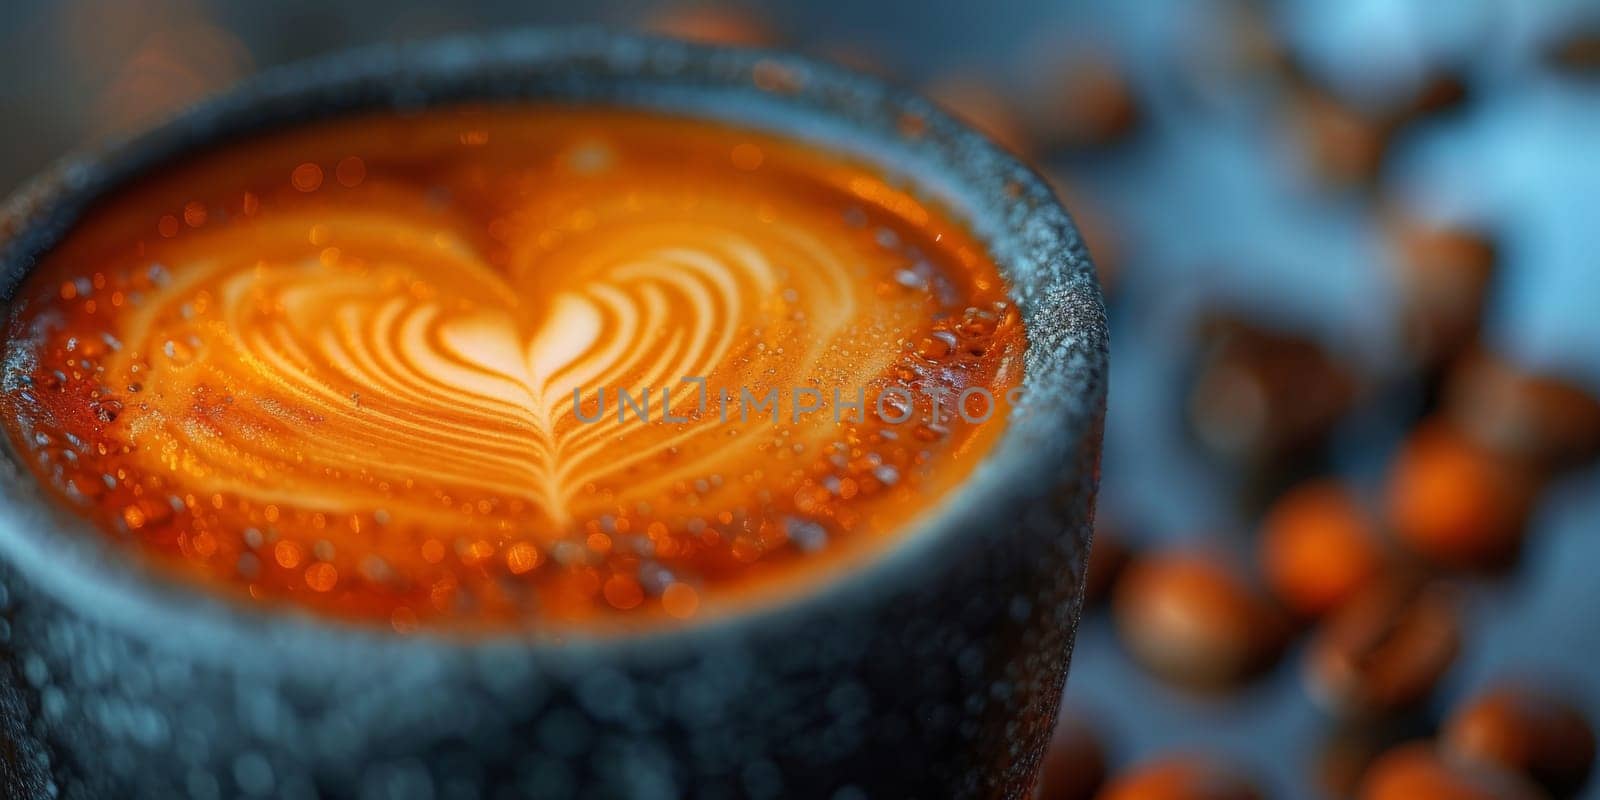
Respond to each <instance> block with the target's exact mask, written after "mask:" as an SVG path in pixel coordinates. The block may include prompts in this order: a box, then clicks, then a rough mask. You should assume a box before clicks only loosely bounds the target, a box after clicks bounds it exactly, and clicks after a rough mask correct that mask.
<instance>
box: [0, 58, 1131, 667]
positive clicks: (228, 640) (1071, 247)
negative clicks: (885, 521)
mask: <svg viewBox="0 0 1600 800" xmlns="http://www.w3.org/2000/svg"><path fill="white" fill-rule="evenodd" d="M539 100H570V101H573V102H579V103H582V102H603V103H620V104H624V105H630V106H638V107H643V108H648V109H656V110H661V111H668V112H677V113H684V114H689V115H694V116H704V117H708V118H714V119H720V120H725V121H733V122H737V123H740V124H745V125H750V126H752V127H757V128H765V129H772V130H777V131H779V132H782V133H785V134H787V135H790V136H795V137H797V138H800V139H803V140H810V141H814V142H817V143H818V144H821V145H822V146H824V147H829V148H834V149H837V150H842V151H845V152H849V153H852V154H855V155H857V156H861V157H864V158H866V159H867V160H868V161H869V162H871V163H873V164H875V165H877V166H878V167H879V168H881V169H883V170H884V171H885V172H886V173H888V174H889V175H891V176H896V177H899V178H902V179H905V180H906V181H907V182H908V183H909V184H911V185H912V186H913V187H914V189H915V190H917V191H919V192H921V193H924V194H926V195H928V196H932V197H935V198H937V199H938V200H940V201H941V202H943V203H945V204H946V205H947V206H948V207H949V208H951V209H952V210H953V211H954V213H956V214H957V215H959V216H962V217H963V218H964V221H965V222H966V223H967V224H968V225H969V226H970V227H971V228H972V230H973V231H974V232H975V233H976V234H977V235H978V237H979V238H980V240H982V241H983V242H984V243H985V244H986V245H987V246H988V247H989V248H990V250H991V252H992V254H993V255H994V257H995V259H996V261H997V262H998V263H999V264H1000V266H1001V269H1002V272H1003V274H1004V275H1005V277H1006V278H1007V280H1008V281H1009V282H1010V284H1011V296H1012V298H1013V299H1014V300H1015V301H1016V302H1017V303H1018V305H1019V308H1020V310H1021V312H1022V315H1023V320H1024V324H1025V325H1026V327H1027V330H1028V335H1029V345H1028V350H1027V353H1026V356H1025V359H1024V387H1025V389H1026V391H1027V394H1028V398H1029V399H1028V404H1027V408H1028V410H1029V412H1030V413H1029V414H1027V415H1025V416H1024V417H1021V418H1016V419H1013V421H1012V422H1011V424H1010V425H1009V426H1008V430H1007V432H1006V434H1005V435H1004V437H1003V439H1002V441H1001V442H999V443H998V444H997V445H996V446H995V448H994V449H993V450H992V452H990V453H989V454H988V455H987V457H986V458H985V459H984V460H983V462H982V463H981V464H980V465H979V466H978V467H977V469H976V470H975V472H974V473H973V474H972V475H971V476H970V478H969V480H968V481H966V482H965V483H964V484H963V486H962V487H961V488H960V489H959V490H958V491H956V492H954V493H952V494H951V495H949V496H946V497H944V498H942V499H941V500H940V502H939V505H938V506H937V507H935V508H933V509H931V510H930V511H929V512H928V513H926V514H925V515H924V518H923V519H921V520H920V521H919V522H918V523H916V524H914V525H913V526H912V527H911V529H910V530H907V531H905V532H903V533H902V534H900V535H899V536H900V541H898V542H896V543H893V544H891V545H888V546H886V547H885V549H884V550H882V551H881V552H878V553H875V554H874V555H872V556H870V557H869V558H868V559H867V561H866V562H865V563H863V564H861V565H859V566H853V567H850V568H848V569H847V571H845V572H844V573H843V574H841V575H838V576H831V577H828V578H825V579H823V580H821V581H819V582H818V583H817V584H816V585H815V586H814V587H813V588H811V589H809V590H808V591H806V592H805V593H803V594H802V595H800V596H798V597H795V598H792V599H787V600H783V601H780V602H777V603H775V604H770V605H766V606H762V607H759V608H756V609H753V610H750V611H746V612H740V613H730V614H726V615H720V616H717V617H715V618H713V619H709V620H705V621H702V622H699V623H695V624H690V625H687V626H683V627H677V626H673V627H665V628H662V629H659V630H656V629H651V630H645V631H639V632H622V633H595V632H585V631H583V630H581V629H578V630H571V629H568V630H562V631H558V632H554V633H552V632H547V631H546V632H541V631H528V632H524V631H509V632H504V633H487V634H484V635H481V636H473V637H470V638H453V637H450V636H447V635H446V636H438V635H429V634H426V633H421V634H411V635H400V634H395V633H392V632H389V631H387V630H386V629H383V628H380V627H378V626H374V625H361V624H354V623H346V622H340V621H337V620H331V619H327V618H323V617H317V616H314V615H311V614H308V613H305V612H301V611H298V610H294V609H290V608H280V607H274V608H271V609H257V608H252V607H248V606H246V605H244V604H240V603H236V602H231V601H227V600H224V599H221V598H220V597H218V596H215V595H214V594H211V593H208V592H206V591H205V590H204V589H202V588H199V587H192V586H187V585H182V584H179V583H176V582H173V581H170V580H167V579H163V578H161V577H160V576H158V575H154V574H153V573H152V572H151V571H150V570H148V569H147V568H143V567H138V566H134V565H132V564H130V563H129V561H130V560H129V558H128V554H127V553H126V551H125V550H124V549H123V548H121V547H118V546H116V545H114V544H113V543H110V542H107V541H106V540H105V539H104V537H103V535H101V534H99V533H96V532H93V531H90V530H83V529H84V528H86V527H87V523H86V522H84V521H83V520H81V519H79V518H77V517H75V516H74V515H73V514H72V513H71V512H70V511H67V510H63V509H60V508H58V507H57V506H56V504H55V503H53V502H51V501H49V500H48V499H46V498H45V497H44V496H43V494H42V492H41V489H40V487H39V486H38V485H37V484H36V483H35V480H34V478H33V477H32V474H31V472H29V471H28V470H26V469H23V468H21V467H19V466H18V464H17V463H16V458H15V454H13V453H10V452H9V446H7V447H5V448H4V449H5V450H6V451H7V456H8V457H7V458H5V459H0V482H3V483H4V488H3V490H0V558H3V559H5V560H6V561H8V562H10V563H11V564H12V565H13V566H14V567H15V568H16V569H17V570H18V571H19V572H20V573H21V574H22V575H24V576H26V578H27V579H28V580H30V581H31V582H34V583H35V584H37V585H38V586H40V587H41V588H43V589H45V590H46V591H48V592H49V593H51V594H52V595H54V596H55V597H56V598H57V599H58V600H60V602H62V603H63V604H65V605H66V606H68V607H70V608H72V609H74V610H75V611H76V612H77V613H80V614H82V615H84V616H85V617H86V618H90V619H95V620H98V621H100V622H101V623H104V624H110V625H114V626H117V627H119V628H121V629H123V630H127V631H130V632H132V633H135V634H137V635H138V636H140V637H142V638H145V639H150V640H157V641H164V642H165V643H166V644H168V645H172V646H179V647H182V648H183V649H184V650H185V652H186V653H188V654H189V655H192V656H195V657H199V658H201V659H202V660H211V659H215V660H216V661H217V662H219V663H221V662H228V661H230V660H234V661H236V660H238V659H239V658H241V654H248V658H249V659H250V660H251V661H252V662H255V663H256V664H257V665H258V666H261V665H263V664H265V665H267V666H269V667H272V668H280V667H291V668H294V667H304V668H311V669H314V668H316V666H317V665H319V664H338V663H341V661H344V660H345V659H349V658H352V657H354V658H394V657H407V656H415V655H419V654H425V653H429V652H434V653H438V652H451V651H459V650H462V649H474V648H484V647H496V646H510V647H515V648H521V649H528V648H533V649H535V650H538V651H540V656H541V658H549V659H554V660H559V659H566V658H575V659H583V658H586V657H589V656H593V655H599V654H607V653H613V652H616V651H643V652H650V653H652V654H663V653H664V652H666V651H669V650H677V651H680V652H690V651H693V650H694V649H695V648H696V646H697V645H696V643H697V642H700V641H702V637H710V636H723V635H729V634H737V633H739V632H740V631H742V630H744V629H747V628H749V627H752V626H765V625H771V624H778V623H780V622H781V621H782V619H783V618H785V617H787V616H789V615H799V614H810V613H817V612H819V611H827V610H829V608H828V607H830V606H832V607H834V608H835V609H844V608H848V607H849V604H850V603H851V602H853V600H854V599H857V598H859V596H860V595H861V594H863V593H873V592H877V591H881V590H882V589H883V587H885V586H894V585H901V584H903V583H904V582H906V581H915V580H917V576H918V572H919V565H921V564H923V563H924V561H925V560H926V559H929V558H935V557H937V555H938V553H939V551H940V549H941V545H942V544H944V543H948V542H949V541H950V539H951V537H970V536H982V535H984V532H985V531H986V530H993V526H996V525H1006V524H1011V523H1012V522H1014V515H1015V513H1016V510H1017V509H1020V508H1023V507H1024V506H1025V504H1026V503H1027V502H1028V500H1029V498H1037V497H1039V496H1040V495H1041V493H1043V492H1046V491H1048V487H1049V486H1051V485H1054V484H1055V483H1056V482H1057V480H1058V478H1059V475H1060V473H1061V471H1062V470H1063V469H1065V468H1070V465H1071V464H1073V458H1074V455H1075V454H1076V453H1077V452H1079V446H1080V445H1081V444H1082V443H1083V441H1084V440H1085V439H1086V438H1087V437H1095V438H1096V439H1097V437H1099V435H1100V427H1101V426H1100V420H1101V417H1102V415H1103V412H1104V403H1105V391H1106V386H1105V376H1106V358H1107V356H1106V343H1107V342H1106V339H1107V334H1106V325H1105V314H1104V306H1103V303H1102V300H1101V296H1100V292H1099V288H1098V284H1097V283H1096V280H1095V278H1094V272H1093V268H1092V266H1091V264H1090V262H1089V260H1088V255H1087V252H1086V250H1085V247H1084V244H1083V241H1082V239H1081V237H1080V236H1079V234H1078V232H1077V230H1076V228H1075V227H1074V226H1073V224H1072V222H1071V220H1070V219H1069V217H1068V216H1067V214H1066V213H1065V211H1064V210H1063V209H1062V208H1061V206H1060V204H1059V203H1058V201H1057V200H1056V199H1055V197H1054V196H1053V195H1052V193H1051V191H1050V189H1049V188H1047V186H1046V184H1045V182H1044V181H1043V180H1042V179H1041V178H1040V177H1039V176H1038V175H1036V174H1035V173H1034V172H1033V171H1032V170H1031V169H1029V168H1028V167H1026V166H1024V165H1023V164H1021V163H1020V162H1019V161H1018V160H1017V159H1015V158H1013V157H1012V156H1011V155H1009V154H1007V153H1006V152H1004V151H1003V150H1002V149H1001V148H999V147H998V146H996V145H994V144H993V143H991V142H990V141H989V140H987V139H986V138H984V137H983V136H981V135H980V134H978V133H976V132H974V131H973V130H972V129H970V128H968V127H966V126H965V125H962V124H960V123H958V122H956V121H954V120H953V119H951V118H950V117H949V116H947V115H946V114H944V113H942V112H940V111H939V110H938V109H937V108H935V107H934V105H933V104H932V103H930V102H929V101H928V100H926V99H924V98H922V97H919V96H917V95H915V94H914V93H912V92H909V91H905V90H902V89H898V88H894V87H891V86H889V85H887V84H885V83H884V82H882V81H880V80H878V79H876V78H873V77H869V76H866V75H862V74H858V73H854V72H850V71H847V70H844V69H841V68H839V67H836V66H832V65H828V64H824V63H821V62H818V61H815V60H811V59H808V58H804V57H801V56H796V55H792V54H787V53H780V52H772V51H763V50H753V49H742V48H737V49H736V48H726V47H714V46H707V45H699V44H690V43H685V42H681V41H676V40H669V39H658V38H651V37H643V36H637V35H631V34H623V33H617V32H612V31H605V30H599V29H588V28H585V29H549V30H524V31H514V32H508V33H501V34H494V35H472V36H462V37H452V38H447V39H439V40H434V41H429V42H423V43H416V44H405V45H389V46H380V47H374V48H365V49H360V50H354V51H349V52H346V53H341V54H336V55H333V56H329V57H324V58H319V59H315V60H312V61H308V62H304V63H300V64H295V65H290V66H287V67H282V68H277V69H273V70H269V71H266V72H263V73H261V74H260V75H258V76H256V77H254V78H252V79H250V80H247V81H245V82H243V83H241V84H239V85H238V86H236V87H234V88H233V89H231V90H229V91H227V92H225V93H223V94H221V95H219V96H217V97H215V98H213V99H210V100H208V101H205V102H203V103H201V104H199V105H197V106H195V107H193V108H190V109H188V110H186V111H184V112H182V113H181V114H180V115H179V116H177V117H176V118H174V119H172V120H170V121H168V122H166V123H164V124H162V125H160V126H158V127H156V128H154V129H153V130H151V131H149V132H147V133H144V134H142V135H139V136H137V137H134V138H132V139H129V140H126V141H123V142H119V143H116V144H112V145H110V146H108V147H106V148H104V149H102V150H100V151H98V152H94V153H90V154H87V155H82V156H76V157H69V158H68V159H66V160H64V161H62V162H60V163H59V164H57V165H55V166H54V167H53V168H52V169H50V170H49V171H47V172H46V173H44V174H43V175H41V176H39V177H38V178H36V179H35V180H33V181H32V182H31V183H30V184H28V185H27V186H25V187H24V188H23V189H21V190H19V191H18V192H17V193H15V194H14V195H13V196H12V197H11V199H10V200H9V201H8V202H7V203H6V204H5V206H4V207H3V208H0V291H3V293H4V297H5V299H6V301H7V302H6V304H5V308H6V309H7V313H8V314H9V308H10V304H9V301H10V299H11V296H12V295H13V293H14V292H15V290H16V287H17V285H18V283H19V282H20V281H21V280H22V278H23V277H25V276H26V274H27V272H28V271H29V270H30V269H31V268H32V266H33V265H34V264H35V263H36V261H37V259H38V257H39V256H40V255H41V254H43V253H44V252H46V251H48V250H49V249H50V248H51V247H52V246H53V245H54V244H55V243H57V242H59V241H60V240H61V238H62V237H63V236H65V235H67V234H68V233H69V231H70V229H71V226H72V225H73V224H74V222H75V220H77V219H78V218H79V217H80V216H81V214H82V213H83V212H84V210H85V209H86V207H87V206H88V205H89V204H91V203H92V202H93V201H94V200H95V199H97V198H99V197H102V196H105V195H106V194H107V193H109V192H112V191H114V190H116V189H118V188H119V187H121V186H124V185H126V184H128V183H129V182H130V181H133V180H135V179H137V178H138V177H139V176H140V175H143V174H146V173H148V172H150V171H152V170H154V169H155V168H157V167H159V166H160V165H162V164H165V163H168V162H170V161H173V160H176V159H181V158H182V157H183V156H184V155H185V154H188V153H192V152H194V150H196V149H197V148H203V147H207V146H210V145H213V144H219V143H226V142H228V141H230V140H232V139H234V138H236V137H239V136H243V135H247V134H249V133H253V132H257V131H261V130H265V129H269V128H273V127H278V126H287V125H293V124H295V123H297V122H303V121H308V120H312V119H319V118H327V117H332V116H338V115H341V114H347V113H352V112H358V111H362V110H378V109H386V108H387V109H402V110H404V109H420V108H423V107H427V106H431V105H443V104H449V103H452V102H473V101H490V102H507V103H515V102H518V101H539ZM1096 444H1097V442H1096Z"/></svg>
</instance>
